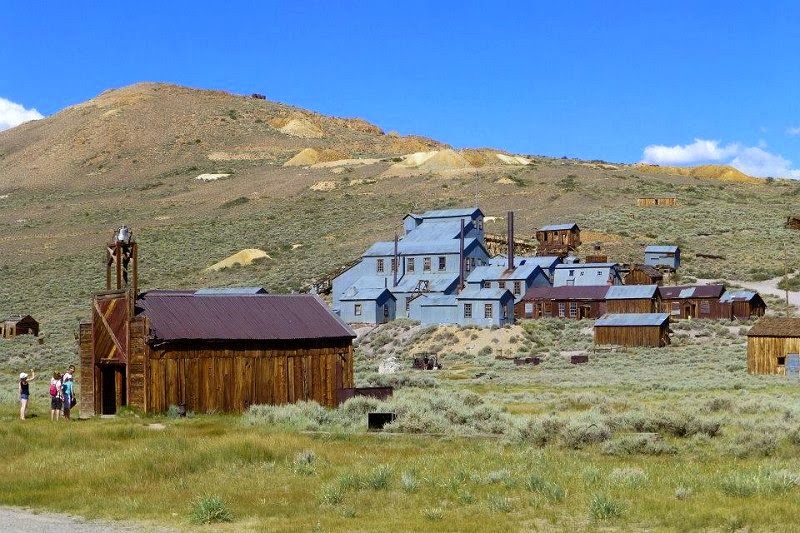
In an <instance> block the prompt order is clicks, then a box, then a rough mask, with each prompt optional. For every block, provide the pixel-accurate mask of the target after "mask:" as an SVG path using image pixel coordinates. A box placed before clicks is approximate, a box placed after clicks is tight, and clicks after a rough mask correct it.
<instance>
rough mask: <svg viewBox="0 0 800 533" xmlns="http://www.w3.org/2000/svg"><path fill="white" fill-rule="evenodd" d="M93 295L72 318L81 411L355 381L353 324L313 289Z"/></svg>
mask: <svg viewBox="0 0 800 533" xmlns="http://www.w3.org/2000/svg"><path fill="white" fill-rule="evenodd" d="M132 294H133V291H129V290H117V291H109V292H105V293H100V294H97V295H96V296H95V297H94V298H93V301H92V320H91V322H89V323H85V324H81V326H80V338H79V342H80V355H81V403H80V405H81V412H82V414H86V413H88V414H112V413H115V412H116V411H117V410H118V409H119V408H120V407H122V406H125V405H127V406H132V407H136V408H138V409H141V410H142V411H144V412H162V411H166V410H167V409H168V408H169V406H171V405H175V406H182V407H184V408H185V409H186V410H188V411H196V412H210V411H220V412H225V411H243V410H244V409H246V408H247V407H248V406H250V405H253V404H284V403H292V402H297V401H301V400H314V401H316V402H318V403H320V404H322V405H325V406H328V407H333V406H335V405H336V403H337V393H338V391H339V389H342V388H350V387H352V386H353V348H352V341H353V338H354V337H355V334H354V333H353V331H352V330H351V329H350V328H349V327H348V326H347V325H345V324H344V323H343V322H342V321H341V320H339V319H338V318H337V317H336V316H335V315H333V313H331V312H330V310H329V309H328V307H327V306H326V305H325V304H324V303H323V302H322V301H321V300H320V299H319V298H318V297H317V296H315V295H310V294H291V295H272V294H243V293H236V292H235V291H234V292H232V293H226V292H224V291H223V292H222V293H218V292H214V291H212V293H211V294H208V293H206V294H203V293H200V294H198V293H196V292H194V291H149V292H145V293H142V294H140V295H139V296H138V297H136V298H135V301H131V295H132Z"/></svg>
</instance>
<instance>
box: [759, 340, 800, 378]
mask: <svg viewBox="0 0 800 533" xmlns="http://www.w3.org/2000/svg"><path fill="white" fill-rule="evenodd" d="M790 353H800V337H748V338H747V372H748V373H749V374H785V373H786V369H785V367H783V366H778V357H786V355H787V354H790Z"/></svg>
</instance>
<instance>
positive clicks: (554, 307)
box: [514, 300, 611, 320]
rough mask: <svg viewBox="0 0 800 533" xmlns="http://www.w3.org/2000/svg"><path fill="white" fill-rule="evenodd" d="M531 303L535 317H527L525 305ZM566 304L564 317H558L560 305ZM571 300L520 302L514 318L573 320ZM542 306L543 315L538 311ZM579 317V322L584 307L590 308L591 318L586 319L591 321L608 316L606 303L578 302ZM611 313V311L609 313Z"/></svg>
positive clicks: (594, 301) (515, 307) (597, 301)
mask: <svg viewBox="0 0 800 533" xmlns="http://www.w3.org/2000/svg"><path fill="white" fill-rule="evenodd" d="M526 303H530V304H533V317H526V316H525V304H526ZM559 303H563V304H564V314H565V316H564V317H559V316H558V304H559ZM569 303H570V301H569V300H520V301H519V302H517V303H516V304H514V318H519V319H522V318H551V317H552V318H564V319H571V318H572V317H570V316H569ZM539 304H542V313H539V311H538V309H539V308H538V305H539ZM577 304H578V317H575V320H577V319H578V318H579V317H580V309H581V307H583V306H586V305H588V306H589V316H587V317H585V318H589V319H596V318H600V317H601V316H603V315H604V314H606V303H605V301H599V300H578V301H577ZM547 305H549V306H550V307H549V309H550V311H549V312H548V311H547V309H548V307H547ZM608 312H609V313H610V312H611V311H608Z"/></svg>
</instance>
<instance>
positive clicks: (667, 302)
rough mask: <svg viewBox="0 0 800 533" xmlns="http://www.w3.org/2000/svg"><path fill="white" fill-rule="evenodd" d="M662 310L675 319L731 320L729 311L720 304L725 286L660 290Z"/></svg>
mask: <svg viewBox="0 0 800 533" xmlns="http://www.w3.org/2000/svg"><path fill="white" fill-rule="evenodd" d="M659 292H660V293H661V300H662V309H663V310H664V312H665V313H669V316H670V317H671V318H672V319H673V320H676V319H681V318H710V319H715V320H719V319H722V318H730V314H729V312H728V310H726V309H725V308H724V306H723V305H722V303H721V302H720V297H722V295H723V293H724V292H725V285H722V284H713V285H674V286H662V287H660V288H659Z"/></svg>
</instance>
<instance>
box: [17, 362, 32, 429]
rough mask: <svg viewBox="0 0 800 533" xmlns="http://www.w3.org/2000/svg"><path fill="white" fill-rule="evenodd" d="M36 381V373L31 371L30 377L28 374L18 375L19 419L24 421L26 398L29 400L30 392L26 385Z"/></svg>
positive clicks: (26, 407)
mask: <svg viewBox="0 0 800 533" xmlns="http://www.w3.org/2000/svg"><path fill="white" fill-rule="evenodd" d="M34 379H36V372H35V371H34V370H33V369H31V375H30V377H28V374H26V373H25V372H22V373H21V374H20V375H19V403H20V406H19V419H20V420H25V415H26V413H27V411H28V398H30V395H31V391H30V387H29V385H28V382H29V381H33V380H34Z"/></svg>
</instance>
